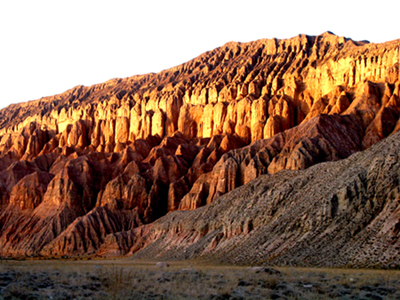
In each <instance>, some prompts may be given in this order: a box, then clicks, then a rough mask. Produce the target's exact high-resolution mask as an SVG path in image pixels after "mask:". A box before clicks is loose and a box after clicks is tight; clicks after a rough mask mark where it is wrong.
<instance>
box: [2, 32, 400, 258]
mask: <svg viewBox="0 0 400 300" xmlns="http://www.w3.org/2000/svg"><path fill="white" fill-rule="evenodd" d="M399 49H400V41H392V42H388V43H384V44H369V43H366V42H355V41H352V40H350V39H347V38H343V37H338V36H335V35H334V34H332V33H330V32H326V33H324V34H322V35H320V36H306V35H300V36H297V37H294V38H292V39H287V40H278V39H271V40H259V41H255V42H251V43H245V44H244V43H233V42H232V43H228V44H226V45H224V46H222V47H220V48H217V49H215V50H212V51H209V52H207V53H205V54H203V55H201V56H199V57H197V58H195V59H193V60H192V61H189V62H187V63H185V64H182V65H180V66H177V67H174V68H171V69H168V70H165V71H162V72H160V73H158V74H147V75H141V76H133V77H130V78H125V79H114V80H110V81H108V82H106V83H104V84H98V85H94V86H91V87H84V86H79V87H75V88H73V89H71V90H69V91H67V92H65V93H63V94H60V95H56V96H52V97H46V98H42V99H40V100H36V101H30V102H27V103H21V104H15V105H11V106H9V107H7V108H5V109H3V110H1V111H0V136H1V139H0V178H1V181H0V248H1V252H2V253H1V255H3V256H27V255H28V256H38V255H43V256H63V255H67V256H76V255H94V254H97V255H101V254H104V255H106V254H107V255H110V254H117V255H120V254H128V253H134V252H135V251H136V250H138V249H142V248H143V246H144V245H146V244H147V243H150V242H149V241H151V243H152V244H154V243H155V244H157V242H155V241H157V238H155V236H154V234H151V235H149V236H150V237H149V238H144V235H146V232H147V230H151V229H149V228H156V227H157V228H164V227H163V226H164V225H165V226H167V225H168V224H169V222H170V221H169V220H170V218H172V217H171V216H175V215H177V216H186V214H187V216H192V214H201V213H202V212H203V211H210V210H211V209H212V208H213V207H215V205H214V206H210V208H208V206H207V208H203V209H200V210H199V211H198V210H195V212H196V213H195V212H186V213H185V212H182V211H180V212H179V213H174V214H172V213H171V214H167V213H170V212H173V211H176V210H193V209H197V208H199V207H202V206H205V205H207V204H213V203H214V202H215V201H216V200H217V199H227V196H225V197H224V198H220V197H221V196H222V195H224V194H226V193H228V192H230V191H233V190H235V189H236V188H238V187H240V186H242V185H245V187H244V188H242V189H245V190H246V189H248V188H249V187H250V186H253V194H250V193H249V194H248V197H249V201H250V202H254V201H255V204H254V207H255V209H258V210H260V209H261V207H262V205H264V204H257V203H258V202H257V201H256V200H255V199H256V198H257V195H259V194H260V193H261V191H260V190H259V189H260V188H261V187H257V188H256V185H255V183H256V182H261V181H260V180H265V179H257V178H259V177H260V176H261V175H263V174H275V173H276V175H273V176H272V175H268V176H269V177H267V178H270V179H269V180H271V181H272V182H276V186H277V187H278V186H280V185H284V184H285V182H286V181H287V180H289V179H288V178H289V177H290V178H291V177H292V176H300V177H301V176H307V175H300V174H308V173H307V172H308V171H307V172H300V173H298V172H296V171H295V170H303V169H307V168H309V167H310V166H313V165H315V164H318V163H321V162H325V161H338V160H342V159H344V158H346V157H349V156H350V155H352V154H353V153H356V152H358V151H360V150H364V149H367V148H369V147H370V146H371V145H373V144H375V143H377V142H379V141H381V140H382V139H384V138H386V137H388V136H389V135H391V134H394V133H396V132H397V131H398V130H399V129H400V122H399V115H400V80H399V79H400V78H399V74H400V50H399ZM390 141H392V143H395V140H394V139H390ZM352 157H353V156H352ZM356 157H357V156H356ZM360 163H361V162H360ZM338 166H340V163H338ZM285 169H286V170H294V171H293V172H287V171H282V170H285ZM313 170H315V169H313ZM285 174H286V175H285ZM293 174H299V175H293ZM285 176H289V177H288V178H286V177H285ZM329 176H331V175H329V174H327V175H326V177H324V176H322V177H321V178H320V180H321V181H329V182H331V181H332V180H331V179H330V178H331V177H329ZM262 178H264V177H262ZM272 178H273V179H272ZM285 178H286V179H285ZM254 179H257V180H256V181H252V180H254ZM282 180H283V181H282ZM345 184H346V182H345ZM348 184H351V183H348ZM242 189H240V190H239V191H241V190H242ZM299 190H301V188H299ZM236 193H239V192H237V191H236V190H235V191H233V193H230V194H229V195H230V196H229V197H234V196H233V195H236ZM285 194H286V195H287V200H286V201H288V204H285V209H287V208H288V206H291V207H292V208H293V212H290V213H288V215H291V214H295V215H300V214H301V212H300V205H299V204H298V205H291V204H290V203H296V201H297V200H296V199H297V198H296V197H299V196H298V191H293V192H290V193H289V192H285ZM238 197H239V198H238V199H241V196H238ZM349 197H350V196H349ZM351 197H353V196H351ZM351 197H350V198H351ZM354 197H357V195H354ZM369 197H371V196H370V194H368V195H366V196H365V198H367V199H369ZM218 201H223V200H218ZM232 201H233V202H234V203H236V202H238V201H239V200H232ZM268 201H275V200H272V198H271V199H270V200H268ZM309 201H313V200H312V197H311V198H310V199H309ZM337 201H339V200H337ZM371 201H372V200H371ZM278 202H279V201H278ZM351 202H352V200H351ZM305 203H306V202H305ZM352 203H353V202H352ZM289 204H290V205H289ZM237 205H238V207H236V206H232V207H231V209H230V210H226V209H221V211H219V212H212V213H211V212H210V213H211V214H212V215H216V214H220V215H221V216H224V217H225V218H226V220H228V219H229V218H230V215H231V214H232V212H231V210H235V209H236V210H237V213H239V212H240V214H241V218H244V219H245V220H246V221H243V222H244V223H243V226H242V227H243V228H242V229H241V230H242V231H243V232H250V231H253V229H254V228H255V227H257V226H258V225H257V224H258V223H257V222H258V221H257V218H260V217H258V216H257V215H254V216H253V215H251V214H249V215H248V216H247V211H246V210H245V211H243V210H242V209H241V208H240V205H241V204H239V203H238V204H237ZM304 205H305V204H304ZM309 205H311V206H313V205H314V204H312V203H311V202H310V204H309ZM258 206H260V207H259V208H257V207H258ZM305 206H307V205H305ZM346 207H347V206H346ZM278 208H279V207H277V208H276V209H278ZM296 209H297V210H298V212H296ZM305 209H308V208H307V207H306V208H305ZM310 209H311V208H310ZM348 209H351V208H350V206H349V207H348ZM313 213H314V212H313ZM377 213H378V212H377V211H372V213H371V214H373V215H374V214H377ZM166 214H167V216H166V217H163V216H165V215H166ZM233 215H234V214H233ZM233 215H232V216H233ZM193 216H194V215H193ZM160 217H163V218H161V219H160ZM375 217H376V215H374V217H373V218H375ZM185 218H186V217H184V218H183V220H184V219H185ZM262 218H268V215H264V216H263V217H262ZM203 219H204V221H201V222H202V223H204V226H205V228H209V227H210V226H211V223H210V224H209V223H207V222H206V220H208V217H207V218H206V217H205V216H204V218H203ZM237 219H238V220H239V219H240V218H237ZM156 220H158V221H156ZM179 220H180V219H179V218H178V219H177V222H178V223H179V224H181V225H179V226H178V225H176V226H175V225H171V227H172V228H174V229H173V231H176V233H177V234H178V235H179V233H181V237H182V241H184V242H185V243H188V241H189V240H187V239H186V238H185V237H184V236H185V235H186V233H184V232H185V230H184V228H185V226H186V225H184V223H182V222H181V221H179ZM154 221H156V223H152V222H154ZM303 221H304V224H303V225H302V226H306V224H308V223H307V222H308V221H307V217H305V219H304V220H303ZM171 222H172V221H171ZM221 222H222V221H221ZM280 222H282V220H281V221H280ZM310 222H311V221H310ZM348 222H354V221H350V219H349V220H348ZM357 222H358V221H356V222H355V223H357ZM360 222H361V221H360ZM382 222H383V221H382ZM150 223H151V224H150ZM178 223H176V224H178ZM311 223H312V222H311ZM146 224H149V225H146ZM159 224H164V225H162V226H161V225H159ZM171 224H172V223H171ZM188 224H191V223H190V222H188ZM221 224H222V223H221ZM260 224H261V223H260ZM265 224H267V223H265ZM268 224H269V223H268ZM296 224H297V223H296ZM225 225H226V224H225ZM225 225H221V226H222V227H224V226H225ZM256 225H257V226H256ZM359 225H360V224H359ZM154 226H155V227H154ZM168 226H169V225H168ZM168 226H167V227H165V228H169V227H168ZM187 226H189V225H187ZM193 226H194V225H193ZM196 226H197V225H196ZM260 226H261V225H260ZM263 226H264V225H263ZM265 226H267V225H265ZM268 226H269V225H268ZM307 226H308V225H307ZM319 226H320V224H319V225H316V227H315V228H320V227H319ZM321 226H322V225H321ZM324 226H325V225H324ZM360 226H361V225H360ZM228 227H229V226H228ZM165 228H164V229H160V230H159V232H165V231H167V232H169V231H170V229H165ZM188 228H189V227H188ZM245 228H247V229H245ZM290 228H292V227H290V226H289V227H288V229H287V230H288V232H287V233H286V232H283V233H282V230H280V229H279V228H278V229H277V231H276V233H271V236H273V235H274V234H276V236H274V240H275V242H274V243H278V244H279V243H283V244H285V245H286V244H290V243H291V241H292V240H291V239H290V236H291V234H290ZM157 230H158V229H157ZM269 230H270V229H269ZM309 230H310V232H313V233H312V234H317V230H316V231H315V232H314V229H313V227H310V228H309ZM318 230H320V229H318ZM208 231H209V229H207V230H205V231H204V230H203V231H200V232H202V233H201V234H200V235H202V234H204V232H208ZM239 231H240V230H239ZM138 232H141V234H139V233H138ZM214 232H216V231H215V230H214ZM160 234H161V233H160ZM231 235H232V234H228V235H226V234H225V233H224V234H223V235H222V236H221V235H220V233H218V234H216V236H215V241H214V242H213V243H212V244H210V245H209V246H208V247H209V250H210V253H216V257H217V256H218V253H224V252H223V251H224V250H223V249H224V248H223V247H222V246H221V245H223V244H224V243H222V244H220V243H219V240H224V239H225V238H226V237H227V236H229V237H230V236H231ZM146 236H147V235H146ZM206 236H207V237H209V235H207V234H206ZM232 236H236V235H235V234H233V235H232ZM238 236H240V234H239V235H238ZM293 236H296V234H295V233H293ZM160 237H161V235H160ZM297 238H298V236H296V237H293V246H290V247H291V248H293V249H297V248H296V246H295V245H296V242H295V240H296V239H297ZM162 240H163V243H165V240H164V239H162ZM195 240H196V239H194V240H193V241H195ZM200 240H201V241H203V240H204V239H200ZM229 240H231V239H229ZM280 240H281V242H279V241H280ZM193 241H192V242H193ZM160 243H161V242H160ZM176 243H177V242H176V240H175V237H171V245H175V244H176ZM332 243H333V242H332ZM155 244H154V245H155ZM228 244H229V243H227V248H226V249H225V250H226V253H228V252H229V253H233V252H231V250H229V247H230V246H229V247H228ZM195 245H198V244H196V243H194V244H193V247H195ZM213 245H214V246H213ZM217 245H218V247H217ZM163 247H167V244H165V245H163ZM215 247H217V248H218V249H219V250H218V251H214V250H212V249H214V248H215ZM257 247H261V245H257ZM257 247H256V245H254V253H253V254H254V255H255V253H257V251H258V250H256V249H258V248H257ZM285 247H286V246H285ZM287 247H289V246H287ZM267 248H268V247H267ZM135 249H136V250H135ZM146 249H148V250H145V249H144V250H141V251H140V252H139V253H143V251H147V252H148V253H152V252H151V251H152V250H151V247H149V248H146ZM238 249H240V247H239V248H238ZM252 249H253V248H252ZM268 249H269V248H268ZM203 250H204V249H203ZM203 250H202V251H203ZM202 251H200V252H201V253H203V252H204V251H203V252H202ZM293 251H294V250H293ZM296 251H297V250H296ZM296 251H295V252H293V253H294V254H291V255H292V256H290V255H289V254H288V253H289V252H287V251H286V252H285V251H282V252H280V251H278V252H273V251H272V252H273V253H275V255H276V258H274V260H273V261H274V262H275V261H276V262H279V263H288V262H290V261H293V262H294V263H299V261H298V260H296V257H297V256H296V255H300V256H301V255H303V254H301V251H300V250H299V251H300V252H298V251H297V252H296ZM382 251H383V250H382ZM200 252H199V253H200ZM376 252H378V253H379V250H376ZM187 253H190V251H189V252H187ZM260 253H261V252H260ZM290 253H292V252H290ZM155 254H157V255H161V254H160V253H158V252H157V251H156V252H155ZM253 254H252V255H253ZM137 255H139V254H137ZM140 255H142V254H140ZM162 255H164V254H162ZM168 255H169V256H168V257H172V256H171V255H170V254H168ZM182 255H183V254H182V253H180V254H179V253H177V254H176V255H175V256H177V257H184V255H183V256H182ZM199 255H200V254H199ZM202 255H203V254H202ZM252 255H250V254H249V257H252ZM260 255H261V256H260V257H263V259H269V260H270V258H266V257H265V255H264V256H263V255H262V254H260ZM285 255H286V256H285ZM192 256H193V255H192ZM221 257H222V256H221ZM227 257H228V256H227ZM292 258H293V260H291V259H292ZM260 259H261V258H260ZM260 259H256V258H254V257H253V258H251V259H250V258H249V259H248V260H246V262H253V261H254V262H255V261H257V262H259V261H260ZM302 259H305V258H304V257H303V258H302ZM230 261H234V259H233V258H232V259H230ZM237 261H238V262H243V261H244V260H241V259H239V258H238V260H237ZM309 263H310V264H319V262H316V261H312V260H310V261H309ZM348 263H349V262H346V264H348Z"/></svg>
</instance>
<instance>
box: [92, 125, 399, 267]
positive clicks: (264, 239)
mask: <svg viewBox="0 0 400 300" xmlns="http://www.w3.org/2000/svg"><path fill="white" fill-rule="evenodd" d="M399 155H400V134H399V133H397V134H395V135H393V136H391V137H388V138H387V139H386V140H384V141H382V142H381V143H379V144H377V145H374V146H372V147H371V148H370V149H368V150H366V151H364V152H359V153H356V154H353V155H352V156H350V157H349V158H347V159H343V160H340V161H336V162H326V163H321V164H317V165H315V166H313V167H310V168H309V169H307V170H299V171H289V170H285V171H281V172H278V173H275V174H273V175H261V176H259V177H258V178H257V179H255V180H253V181H251V182H250V183H248V184H246V185H244V186H242V187H240V188H238V189H235V190H233V191H231V192H230V193H228V194H225V195H224V196H222V197H219V198H218V199H216V200H215V201H214V202H212V203H211V204H210V205H207V206H204V207H201V208H199V209H196V210H192V211H176V212H172V213H170V214H168V215H166V216H164V217H162V218H160V219H159V220H157V221H155V222H153V223H152V224H148V225H145V226H141V227H139V228H135V229H133V230H130V231H127V232H122V233H116V234H112V235H109V236H108V237H107V239H106V241H105V243H104V244H103V246H102V248H101V250H100V251H99V253H100V254H102V255H107V254H109V253H112V254H116V251H115V249H119V252H118V254H126V253H130V254H133V258H134V259H138V258H140V259H141V258H152V259H154V258H156V259H159V260H170V259H192V258H198V257H201V258H202V259H210V260H213V261H215V260H218V261H221V262H225V263H236V264H237V263H239V264H262V263H263V264H265V263H268V264H281V265H291V266H329V267H399V266H400V257H399V255H398V247H399V243H400V242H399V241H400V239H399V235H400V231H399V210H400V206H399V201H398V199H399V196H400V189H399V186H398V183H399V180H400V172H399V170H400V160H399Z"/></svg>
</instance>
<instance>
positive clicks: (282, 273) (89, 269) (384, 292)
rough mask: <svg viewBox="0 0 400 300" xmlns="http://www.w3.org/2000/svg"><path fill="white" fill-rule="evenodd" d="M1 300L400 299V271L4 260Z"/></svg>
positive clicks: (118, 261) (197, 263) (181, 263)
mask: <svg viewBox="0 0 400 300" xmlns="http://www.w3.org/2000/svg"><path fill="white" fill-rule="evenodd" d="M0 299H400V271H394V270H365V269H356V270H354V269H305V268H277V267H267V266H258V267H243V266H240V267H239V266H221V265H211V264H208V263H204V262H203V263H202V262H199V261H196V262H169V263H161V262H158V263H157V262H137V261H131V260H126V259H116V260H77V261H74V260H49V261H46V260H26V261H2V262H0Z"/></svg>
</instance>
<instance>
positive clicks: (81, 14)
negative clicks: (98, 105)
mask: <svg viewBox="0 0 400 300" xmlns="http://www.w3.org/2000/svg"><path fill="white" fill-rule="evenodd" d="M399 7H400V4H399V3H398V0H380V1H365V0H364V1H359V0H346V1H343V0H336V1H321V0H319V1H316V0H315V1H314V0H304V1H299V0H287V1H285V0H274V1H270V0H265V1H261V0H245V1H236V0H211V1H210V0H202V1H194V0H186V1H178V0H170V1H166V0H159V1H158V0H147V1H146V0H140V1H139V0H131V1H127V0H113V1H111V0H109V1H103V0H96V1H93V0H47V1H46V0H35V1H33V0H25V1H24V0H0V108H2V107H5V106H7V105H9V104H11V103H17V102H24V101H28V100H35V99H39V98H41V97H43V96H51V95H54V94H59V93H62V92H64V91H66V90H67V89H70V88H72V87H74V86H76V85H80V84H83V85H92V84H95V83H100V82H104V81H106V80H109V79H111V78H116V77H128V76H132V75H136V74H144V73H149V72H159V71H161V70H163V69H167V68H170V67H173V66H176V65H179V64H181V63H184V62H186V61H188V60H190V59H192V58H194V57H196V56H198V55H200V54H201V53H203V52H205V51H208V50H212V49H214V48H216V47H219V46H222V45H223V44H225V43H227V42H229V41H239V42H249V41H253V40H257V39H262V38H273V37H276V38H290V37H293V36H296V35H298V34H300V33H305V34H308V35H318V34H321V33H323V32H325V31H327V30H330V31H332V32H333V33H335V34H337V35H339V36H346V37H350V38H352V39H354V40H369V41H370V42H376V43H379V42H385V41H389V40H394V39H398V38H400V33H399V24H400V12H399Z"/></svg>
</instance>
